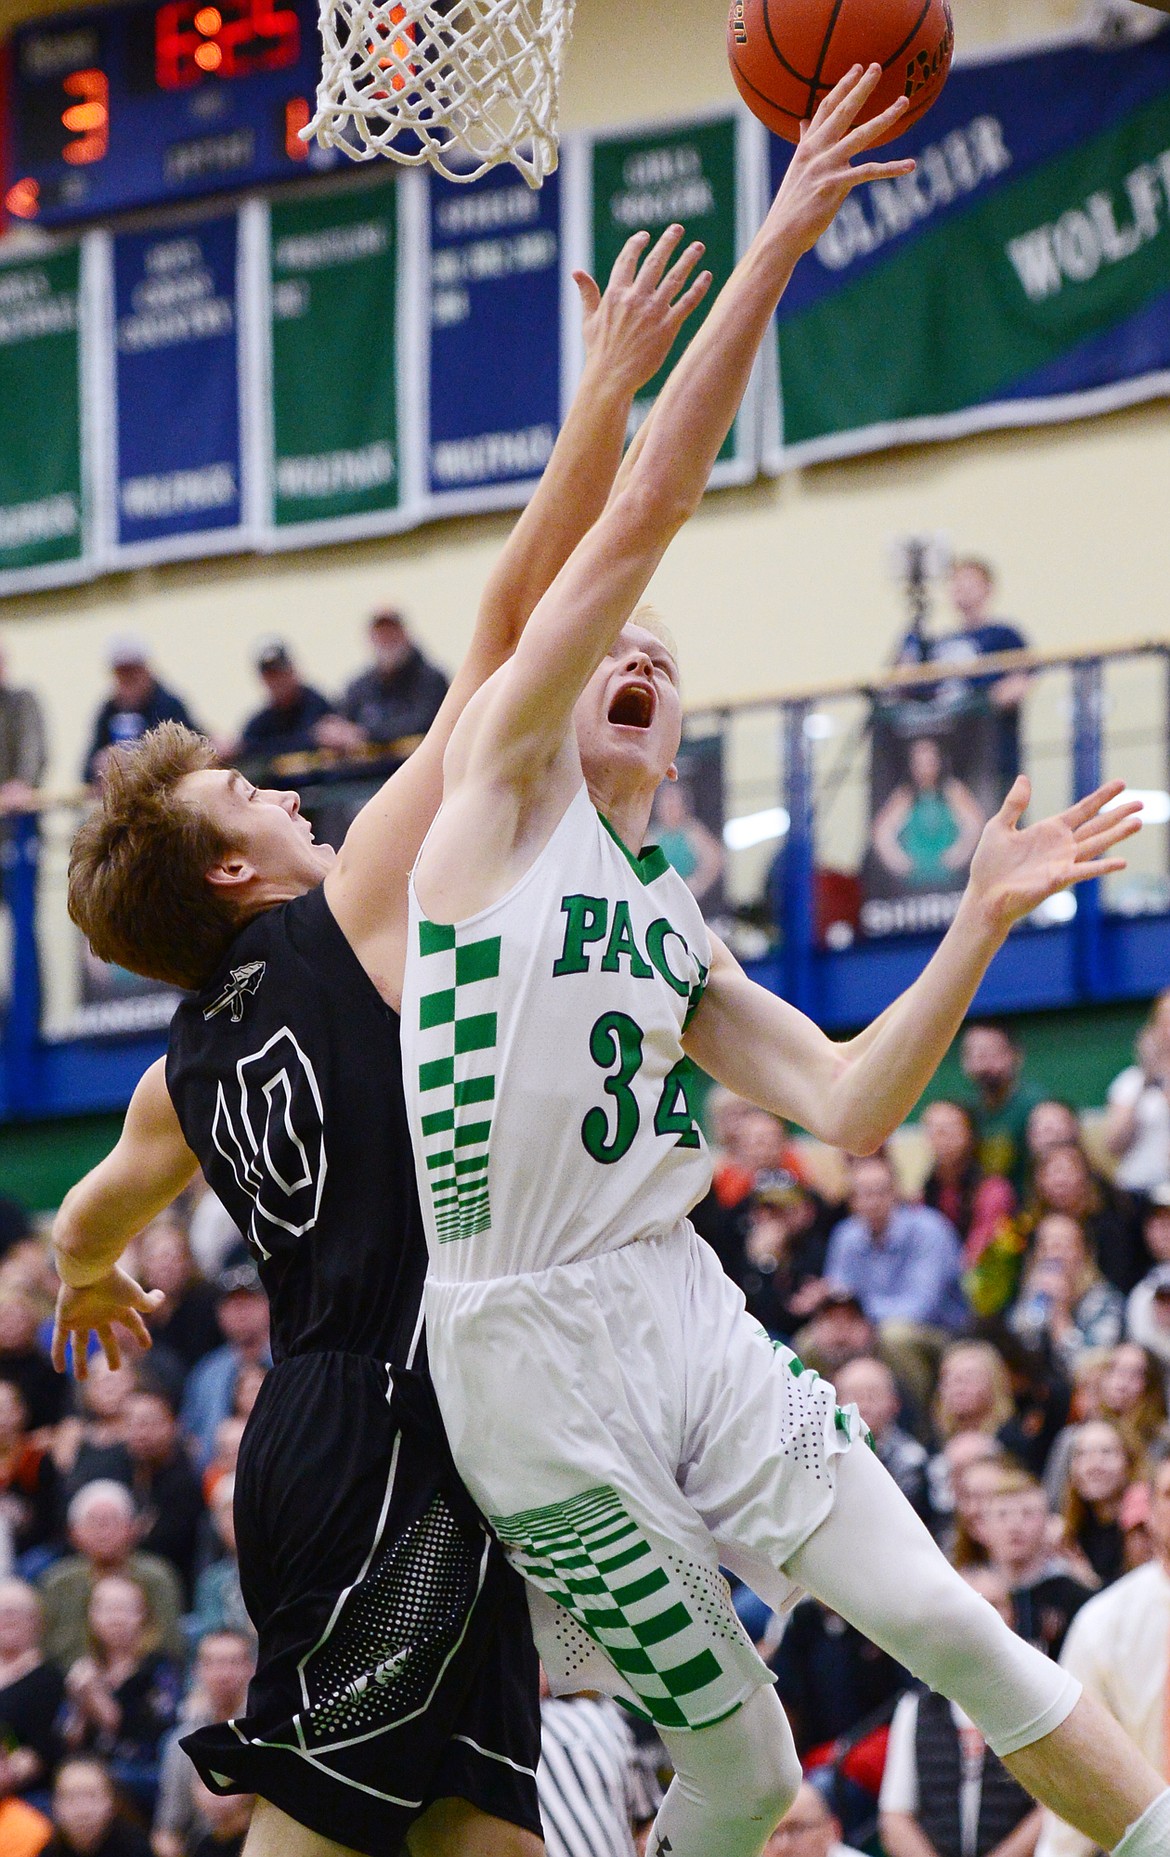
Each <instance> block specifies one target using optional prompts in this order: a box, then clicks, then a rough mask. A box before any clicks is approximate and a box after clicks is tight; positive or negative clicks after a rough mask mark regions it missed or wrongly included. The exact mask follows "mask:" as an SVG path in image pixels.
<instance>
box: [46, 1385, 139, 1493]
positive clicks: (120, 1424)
mask: <svg viewBox="0 0 1170 1857" xmlns="http://www.w3.org/2000/svg"><path fill="white" fill-rule="evenodd" d="M135 1371H136V1370H135V1368H134V1367H132V1366H130V1365H129V1364H126V1365H124V1366H121V1367H119V1368H117V1369H116V1370H112V1369H111V1368H110V1367H109V1366H108V1365H107V1363H106V1357H105V1355H104V1354H103V1353H102V1352H101V1350H100V1349H98V1350H97V1351H96V1352H95V1354H94V1355H93V1357H92V1359H91V1360H90V1362H89V1371H88V1373H87V1374H86V1377H85V1379H84V1380H75V1381H74V1382H73V1391H74V1396H75V1398H76V1399H77V1400H78V1403H79V1404H80V1407H81V1410H80V1412H78V1413H71V1414H70V1416H69V1417H68V1418H67V1419H64V1420H63V1421H62V1423H61V1424H60V1425H59V1426H58V1427H57V1435H56V1437H55V1439H54V1441H53V1457H54V1461H55V1463H56V1465H57V1469H58V1470H59V1472H60V1473H61V1481H62V1485H63V1489H64V1496H65V1500H66V1502H68V1501H69V1499H70V1498H71V1497H72V1496H74V1495H76V1493H77V1491H78V1490H79V1489H83V1488H84V1487H85V1485H86V1484H87V1483H97V1482H102V1481H105V1480H107V1479H109V1478H112V1479H113V1480H114V1481H115V1482H117V1483H125V1484H126V1485H127V1487H129V1485H130V1482H131V1477H132V1470H131V1465H130V1453H129V1451H128V1450H127V1449H126V1425H125V1420H126V1401H127V1400H128V1399H129V1397H130V1394H131V1392H132V1391H133V1388H134V1382H135Z"/></svg>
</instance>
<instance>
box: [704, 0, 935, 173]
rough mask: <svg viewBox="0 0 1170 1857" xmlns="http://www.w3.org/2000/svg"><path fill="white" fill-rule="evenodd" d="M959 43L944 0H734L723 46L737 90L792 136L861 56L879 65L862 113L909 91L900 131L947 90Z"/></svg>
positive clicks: (876, 111) (773, 126)
mask: <svg viewBox="0 0 1170 1857" xmlns="http://www.w3.org/2000/svg"><path fill="white" fill-rule="evenodd" d="M954 44H955V30H954V26H953V24H952V22H951V9H950V6H949V4H948V0H731V11H730V13H729V15H728V20H727V55H728V58H729V59H730V61H731V70H732V75H733V76H734V78H735V81H736V84H737V86H738V87H739V93H740V96H741V97H742V98H743V100H744V102H745V103H746V104H747V106H748V108H749V110H751V112H752V114H753V115H754V116H758V117H759V119H760V121H761V122H762V123H765V124H766V125H767V127H768V128H769V129H771V130H773V131H774V132H775V134H777V135H782V136H784V137H786V138H787V140H788V141H789V142H795V141H797V140H798V139H799V136H800V125H801V122H802V121H804V120H805V119H807V118H808V117H810V116H811V115H812V113H813V111H814V110H815V109H816V107H817V105H818V104H819V103H820V102H821V101H822V99H823V98H824V96H825V94H826V92H827V91H830V90H831V89H832V88H833V85H834V84H835V83H837V82H838V80H839V79H840V78H842V77H844V75H845V73H846V71H848V70H849V68H850V66H851V65H855V64H863V65H870V64H880V65H881V67H882V80H881V82H880V84H879V85H878V87H877V89H876V90H875V91H874V93H873V96H872V97H871V98H870V100H869V102H868V104H867V105H866V107H865V109H864V110H863V111H862V113H861V116H860V117H859V118H858V120H859V121H860V122H866V121H868V120H869V118H870V117H872V116H880V114H881V112H882V111H883V110H884V109H888V108H889V106H890V104H891V103H893V102H894V101H895V99H896V98H898V97H901V96H907V97H909V99H910V108H909V109H908V110H907V112H906V114H905V116H903V118H902V120H901V122H900V123H899V124H898V127H897V129H896V130H895V131H894V133H895V134H897V135H901V133H902V131H903V130H904V129H906V128H908V127H909V126H910V124H911V123H913V122H917V121H918V118H919V117H920V116H923V115H925V113H926V111H927V110H928V109H929V108H930V106H931V104H932V103H933V102H934V101H935V98H936V97H937V96H938V95H939V93H940V91H941V90H942V87H943V85H944V84H945V83H946V81H947V72H948V71H949V70H950V68H951V53H952V51H953V50H954ZM882 139H883V140H889V137H883V138H882Z"/></svg>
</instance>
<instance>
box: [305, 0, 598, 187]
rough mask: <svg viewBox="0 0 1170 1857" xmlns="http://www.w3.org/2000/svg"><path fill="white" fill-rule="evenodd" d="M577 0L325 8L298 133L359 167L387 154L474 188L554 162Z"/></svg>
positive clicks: (327, 3)
mask: <svg viewBox="0 0 1170 1857" xmlns="http://www.w3.org/2000/svg"><path fill="white" fill-rule="evenodd" d="M573 6H574V0H432V3H431V4H429V5H424V4H421V3H420V0H321V38H322V45H323V59H322V66H321V83H320V87H319V89H318V92H317V114H316V116H315V117H314V119H313V121H312V122H311V123H310V125H309V127H308V128H307V129H306V130H305V131H304V135H305V137H306V139H307V138H308V137H309V136H310V135H313V136H316V138H317V140H318V142H319V143H320V144H321V146H322V147H323V148H338V149H341V150H342V151H343V153H345V154H347V155H349V156H350V158H351V159H352V160H354V161H369V160H371V159H372V158H373V157H374V156H375V155H389V156H390V157H391V159H392V160H394V161H404V162H408V163H411V164H418V163H420V162H424V161H425V162H429V163H430V165H431V167H433V168H435V169H437V170H438V172H439V173H440V174H444V175H446V176H447V178H448V179H449V180H456V181H472V180H476V179H478V177H479V176H480V175H481V174H484V173H486V171H487V170H488V168H492V167H495V166H496V164H497V163H498V162H501V161H511V162H513V163H514V164H515V166H516V167H517V168H519V170H520V172H521V173H522V174H523V176H524V178H525V180H527V181H528V183H529V185H530V186H532V187H539V186H540V183H541V181H542V180H543V179H544V177H545V175H546V174H551V173H552V171H553V169H554V168H555V167H556V165H557V100H558V95H559V90H560V78H561V66H562V63H563V61H564V52H565V45H566V43H567V41H568V37H569V30H570V27H571V25H572V16H573Z"/></svg>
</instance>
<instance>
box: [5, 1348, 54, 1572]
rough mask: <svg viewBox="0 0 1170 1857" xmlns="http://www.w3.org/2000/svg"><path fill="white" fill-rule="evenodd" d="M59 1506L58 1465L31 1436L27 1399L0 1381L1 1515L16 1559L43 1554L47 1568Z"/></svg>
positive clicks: (6, 1381)
mask: <svg viewBox="0 0 1170 1857" xmlns="http://www.w3.org/2000/svg"><path fill="white" fill-rule="evenodd" d="M58 1507H59V1502H58V1479H57V1471H56V1467H55V1465H54V1463H53V1460H52V1458H51V1457H50V1455H49V1453H48V1451H47V1450H46V1449H45V1447H44V1445H43V1444H39V1443H38V1442H37V1441H36V1440H35V1439H33V1438H31V1437H30V1436H29V1430H28V1410H27V1408H26V1406H25V1403H24V1396H23V1394H22V1393H21V1390H20V1388H19V1386H17V1385H16V1383H15V1382H14V1381H12V1380H0V1512H2V1513H3V1515H4V1517H5V1519H6V1521H7V1523H8V1529H9V1533H10V1535H11V1538H12V1546H13V1551H14V1553H15V1554H16V1555H17V1557H18V1559H21V1560H22V1561H24V1560H25V1559H26V1557H27V1556H29V1555H31V1554H34V1553H36V1552H37V1551H38V1550H39V1551H40V1556H41V1564H42V1565H43V1564H45V1563H44V1559H43V1557H44V1554H45V1551H46V1550H47V1549H48V1548H49V1546H50V1543H51V1542H52V1541H53V1540H54V1538H55V1536H56V1532H57V1514H58ZM28 1570H29V1571H39V1570H40V1568H39V1567H37V1568H36V1569H32V1568H29V1569H28Z"/></svg>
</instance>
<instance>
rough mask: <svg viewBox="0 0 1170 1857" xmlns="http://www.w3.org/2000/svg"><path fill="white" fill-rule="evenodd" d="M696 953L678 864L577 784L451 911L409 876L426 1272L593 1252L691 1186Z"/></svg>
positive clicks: (405, 1053) (701, 1180)
mask: <svg viewBox="0 0 1170 1857" xmlns="http://www.w3.org/2000/svg"><path fill="white" fill-rule="evenodd" d="M710 964H711V941H710V936H709V935H708V933H707V928H706V925H705V923H704V921H703V918H702V915H701V913H700V910H699V907H698V904H697V903H696V902H695V899H694V897H693V896H692V895H691V893H690V891H689V890H688V889H687V887H686V885H685V883H684V882H683V880H682V878H681V877H680V876H679V875H678V873H677V872H676V871H674V870H673V869H672V868H671V866H670V865H669V864H668V863H667V861H666V858H665V857H664V855H663V854H662V852H661V851H658V850H650V851H647V852H644V853H643V854H642V856H641V857H634V856H633V854H632V853H631V852H629V851H627V850H626V848H625V846H624V845H622V844H621V842H620V840H619V839H618V838H617V837H616V835H615V834H614V832H613V831H612V829H611V828H610V826H609V825H608V823H607V822H606V820H605V819H604V818H602V817H601V815H600V814H599V813H598V812H597V811H596V809H595V808H594V806H593V803H592V801H591V800H590V798H589V794H588V791H587V789H586V787H585V786H584V785H582V786H581V787H580V789H579V790H578V792H577V793H576V795H575V797H574V798H573V800H572V801H571V802H570V804H569V806H568V807H567V809H566V811H565V813H564V816H563V817H562V819H561V820H560V823H559V824H558V825H557V827H556V830H555V831H554V832H553V834H552V837H551V838H550V839H549V841H548V843H547V845H546V846H545V847H544V849H543V851H542V852H541V853H540V855H539V857H538V858H537V859H536V861H535V863H534V864H533V865H532V868H531V869H530V870H529V871H528V872H527V873H526V874H525V875H524V876H523V877H522V878H521V879H520V881H519V883H517V884H516V885H515V887H514V888H513V889H512V890H511V891H510V892H509V894H508V895H507V896H505V897H503V898H502V899H501V900H500V901H499V902H497V903H493V904H492V905H491V906H490V907H489V908H487V909H484V910H481V911H480V912H479V913H478V914H477V915H475V916H472V917H471V918H469V919H468V920H467V921H465V922H461V923H459V924H457V925H456V926H455V927H446V926H443V925H441V924H438V923H433V922H429V921H428V920H427V919H426V917H425V916H424V915H423V914H422V912H421V910H420V908H419V905H418V900H417V898H416V896H415V893H414V885H413V882H412V884H411V892H410V941H409V953H408V956H407V962H406V976H405V982H404V987H403V999H402V1065H403V1076H404V1080H405V1084H406V1100H407V1107H408V1111H409V1115H410V1121H411V1132H412V1135H413V1138H414V1147H415V1157H416V1163H417V1167H418V1176H419V1191H420V1197H421V1200H422V1209H423V1218H424V1220H425V1223H426V1229H427V1240H428V1244H429V1247H430V1259H431V1275H432V1277H433V1278H435V1279H438V1280H446V1281H473V1280H478V1279H484V1278H495V1277H511V1276H520V1275H524V1274H526V1273H530V1272H533V1271H539V1270H544V1269H546V1268H548V1267H549V1266H550V1265H554V1264H566V1263H573V1262H576V1261H577V1260H579V1259H582V1258H586V1257H596V1256H599V1255H601V1254H602V1253H605V1252H608V1251H614V1250H617V1249H619V1248H620V1247H621V1246H623V1245H626V1244H629V1243H630V1242H631V1241H632V1240H634V1239H637V1238H643V1237H649V1236H652V1235H654V1234H657V1233H662V1232H668V1231H671V1230H673V1229H674V1228H675V1227H676V1226H677V1224H678V1222H679V1220H680V1219H682V1218H684V1217H685V1216H686V1214H687V1213H688V1212H689V1211H690V1209H691V1207H692V1206H693V1205H694V1204H695V1202H696V1201H697V1200H699V1199H701V1198H702V1196H703V1194H704V1193H705V1192H706V1191H707V1188H708V1186H709V1184H710V1178H711V1167H710V1160H709V1156H708V1154H707V1150H706V1146H705V1143H704V1141H703V1137H702V1135H701V1133H700V1131H699V1129H698V1128H697V1127H696V1125H695V1123H694V1122H693V1120H692V1119H691V1116H690V1113H689V1111H688V1108H687V1099H686V1093H685V1089H684V1085H683V1071H684V1066H685V1059H684V1056H683V1049H682V1042H681V1040H682V1034H683V1030H684V1027H685V1026H686V1024H687V1022H688V1020H689V1018H690V1016H691V1014H692V1013H693V1012H694V1011H695V1009H696V1007H697V1006H698V1003H699V1001H700V999H701V998H702V994H703V987H704V985H705V983H706V979H707V972H708V969H709V967H710Z"/></svg>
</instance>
